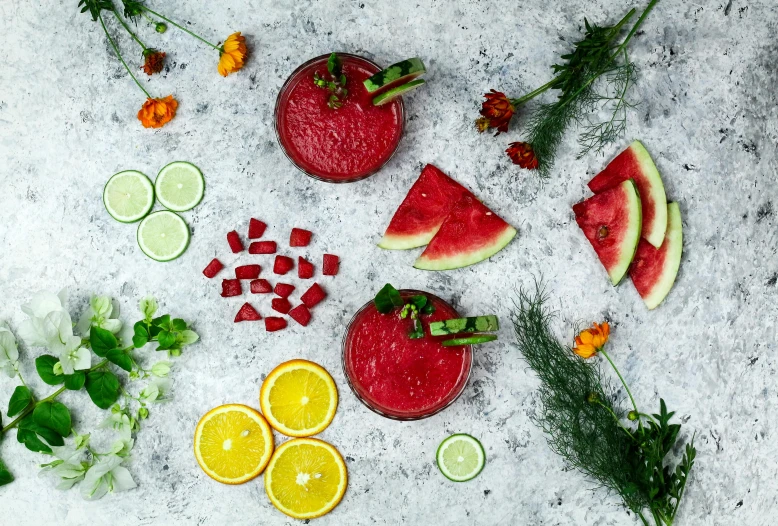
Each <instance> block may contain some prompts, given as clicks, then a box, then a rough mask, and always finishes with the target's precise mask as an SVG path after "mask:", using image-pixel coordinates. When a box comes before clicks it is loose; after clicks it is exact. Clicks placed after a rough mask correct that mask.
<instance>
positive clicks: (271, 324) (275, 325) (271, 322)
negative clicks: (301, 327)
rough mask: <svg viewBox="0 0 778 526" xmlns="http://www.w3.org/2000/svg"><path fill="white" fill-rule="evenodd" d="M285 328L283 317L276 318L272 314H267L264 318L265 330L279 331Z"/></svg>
mask: <svg viewBox="0 0 778 526" xmlns="http://www.w3.org/2000/svg"><path fill="white" fill-rule="evenodd" d="M285 328H286V320H285V319H283V318H276V317H274V316H268V317H267V318H265V330H266V331H267V332H275V331H280V330H281V329H285Z"/></svg>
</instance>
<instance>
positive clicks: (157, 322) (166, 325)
mask: <svg viewBox="0 0 778 526" xmlns="http://www.w3.org/2000/svg"><path fill="white" fill-rule="evenodd" d="M151 324H152V325H153V326H154V327H160V328H162V329H167V330H170V329H171V326H170V314H165V315H164V316H160V317H159V318H154V319H153V320H151Z"/></svg>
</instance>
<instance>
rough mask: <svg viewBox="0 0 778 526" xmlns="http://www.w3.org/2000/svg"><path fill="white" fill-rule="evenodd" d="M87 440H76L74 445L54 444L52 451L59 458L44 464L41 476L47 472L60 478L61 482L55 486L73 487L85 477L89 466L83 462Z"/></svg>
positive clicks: (58, 487) (63, 488)
mask: <svg viewBox="0 0 778 526" xmlns="http://www.w3.org/2000/svg"><path fill="white" fill-rule="evenodd" d="M84 445H85V442H84V441H83V440H82V441H81V442H80V443H79V441H78V440H76V445H75V447H74V446H61V447H56V446H52V447H51V451H52V452H53V453H54V456H55V457H57V459H58V460H55V461H54V462H51V463H49V464H43V466H42V467H43V469H42V470H41V471H40V474H39V476H43V475H46V474H51V475H54V476H55V477H57V478H59V479H60V480H59V482H58V483H57V485H56V486H55V487H56V488H57V489H61V490H66V489H70V488H72V487H73V486H74V485H75V484H76V483H77V482H79V481H81V480H83V479H84V475H85V474H86V470H87V466H86V465H85V464H84V463H83V462H81V458H82V455H83V451H82V449H83V446H84Z"/></svg>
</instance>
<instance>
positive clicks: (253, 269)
mask: <svg viewBox="0 0 778 526" xmlns="http://www.w3.org/2000/svg"><path fill="white" fill-rule="evenodd" d="M261 271H262V267H260V266H259V265H242V266H240V267H235V277H236V278H238V279H257V278H258V277H259V273H260V272H261Z"/></svg>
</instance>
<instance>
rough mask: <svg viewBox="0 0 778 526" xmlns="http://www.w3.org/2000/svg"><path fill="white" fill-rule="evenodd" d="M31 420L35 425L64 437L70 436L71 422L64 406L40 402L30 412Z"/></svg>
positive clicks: (57, 403) (68, 412) (58, 403)
mask: <svg viewBox="0 0 778 526" xmlns="http://www.w3.org/2000/svg"><path fill="white" fill-rule="evenodd" d="M32 418H33V420H34V421H35V423H36V424H38V425H39V426H42V427H47V428H49V429H52V430H54V431H56V432H57V433H59V434H60V435H61V436H63V437H66V436H68V435H70V428H71V425H72V422H71V420H70V411H69V410H68V408H67V407H65V404H62V403H60V402H51V401H47V402H40V403H39V404H38V405H36V406H35V411H33V412H32Z"/></svg>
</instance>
